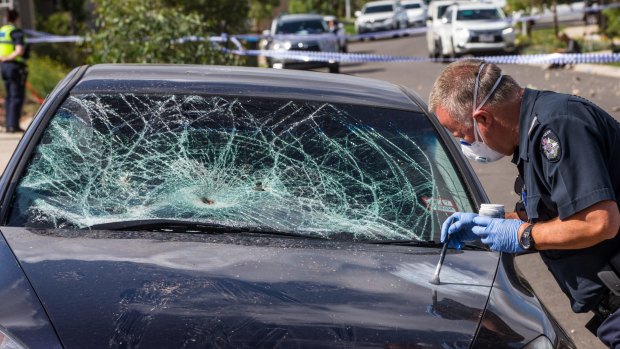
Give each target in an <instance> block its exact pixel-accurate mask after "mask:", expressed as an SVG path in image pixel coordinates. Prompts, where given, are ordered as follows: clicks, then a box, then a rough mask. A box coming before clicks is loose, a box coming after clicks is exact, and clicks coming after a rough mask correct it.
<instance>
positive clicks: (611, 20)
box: [603, 8, 620, 38]
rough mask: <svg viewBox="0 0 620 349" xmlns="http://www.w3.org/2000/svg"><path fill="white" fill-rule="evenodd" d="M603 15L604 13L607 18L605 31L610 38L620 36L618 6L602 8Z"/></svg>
mask: <svg viewBox="0 0 620 349" xmlns="http://www.w3.org/2000/svg"><path fill="white" fill-rule="evenodd" d="M603 15H605V17H606V20H607V23H606V24H607V27H606V28H605V33H606V34H607V35H608V36H609V37H612V38H613V37H618V36H620V8H608V9H606V10H603Z"/></svg>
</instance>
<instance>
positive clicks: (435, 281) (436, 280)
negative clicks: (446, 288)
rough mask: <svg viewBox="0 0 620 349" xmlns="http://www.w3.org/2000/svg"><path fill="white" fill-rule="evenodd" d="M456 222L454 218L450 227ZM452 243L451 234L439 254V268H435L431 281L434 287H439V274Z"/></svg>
mask: <svg viewBox="0 0 620 349" xmlns="http://www.w3.org/2000/svg"><path fill="white" fill-rule="evenodd" d="M453 222H454V218H452V220H451V221H450V224H449V225H448V227H449V226H450V225H452V223H453ZM449 243H450V234H448V236H447V237H446V242H444V244H443V247H442V248H441V252H440V253H439V263H437V268H435V275H433V278H432V279H431V281H430V283H431V284H433V285H439V284H440V283H441V282H440V281H439V273H440V272H441V266H443V260H444V259H446V252H447V251H448V244H449Z"/></svg>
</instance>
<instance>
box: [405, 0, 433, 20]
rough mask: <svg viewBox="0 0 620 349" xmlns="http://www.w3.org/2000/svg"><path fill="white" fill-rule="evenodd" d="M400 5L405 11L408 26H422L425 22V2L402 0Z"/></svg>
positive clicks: (420, 0)
mask: <svg viewBox="0 0 620 349" xmlns="http://www.w3.org/2000/svg"><path fill="white" fill-rule="evenodd" d="M401 5H402V6H403V8H404V9H405V11H406V12H407V24H408V25H409V26H410V27H422V26H424V24H425V23H426V10H427V9H426V4H425V3H424V1H422V0H403V1H402V2H401Z"/></svg>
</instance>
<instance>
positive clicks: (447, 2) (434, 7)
mask: <svg viewBox="0 0 620 349" xmlns="http://www.w3.org/2000/svg"><path fill="white" fill-rule="evenodd" d="M454 4H456V1H455V0H439V1H437V0H435V1H431V3H430V4H429V5H428V9H427V13H428V17H427V18H426V28H427V31H426V44H427V47H428V54H429V56H430V57H431V58H438V57H439V56H440V55H441V52H442V48H441V32H442V30H443V25H444V23H443V22H442V21H441V18H442V17H443V15H444V13H445V12H446V10H447V9H448V7H450V6H452V5H454Z"/></svg>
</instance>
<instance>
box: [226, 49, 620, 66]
mask: <svg viewBox="0 0 620 349" xmlns="http://www.w3.org/2000/svg"><path fill="white" fill-rule="evenodd" d="M223 50H225V51H226V52H228V53H233V54H237V55H242V56H264V57H269V58H272V59H276V60H289V61H300V62H341V63H378V62H398V63H404V62H452V61H456V60H457V58H445V59H437V58H429V57H420V56H392V55H376V54H365V53H338V52H314V51H310V52H309V51H279V50H240V49H237V50H229V49H223ZM468 58H478V59H483V60H485V61H487V62H489V63H495V64H554V63H556V64H580V63H613V62H620V53H568V54H562V53H551V54H537V55H508V56H479V57H468ZM460 59H464V58H460Z"/></svg>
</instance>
